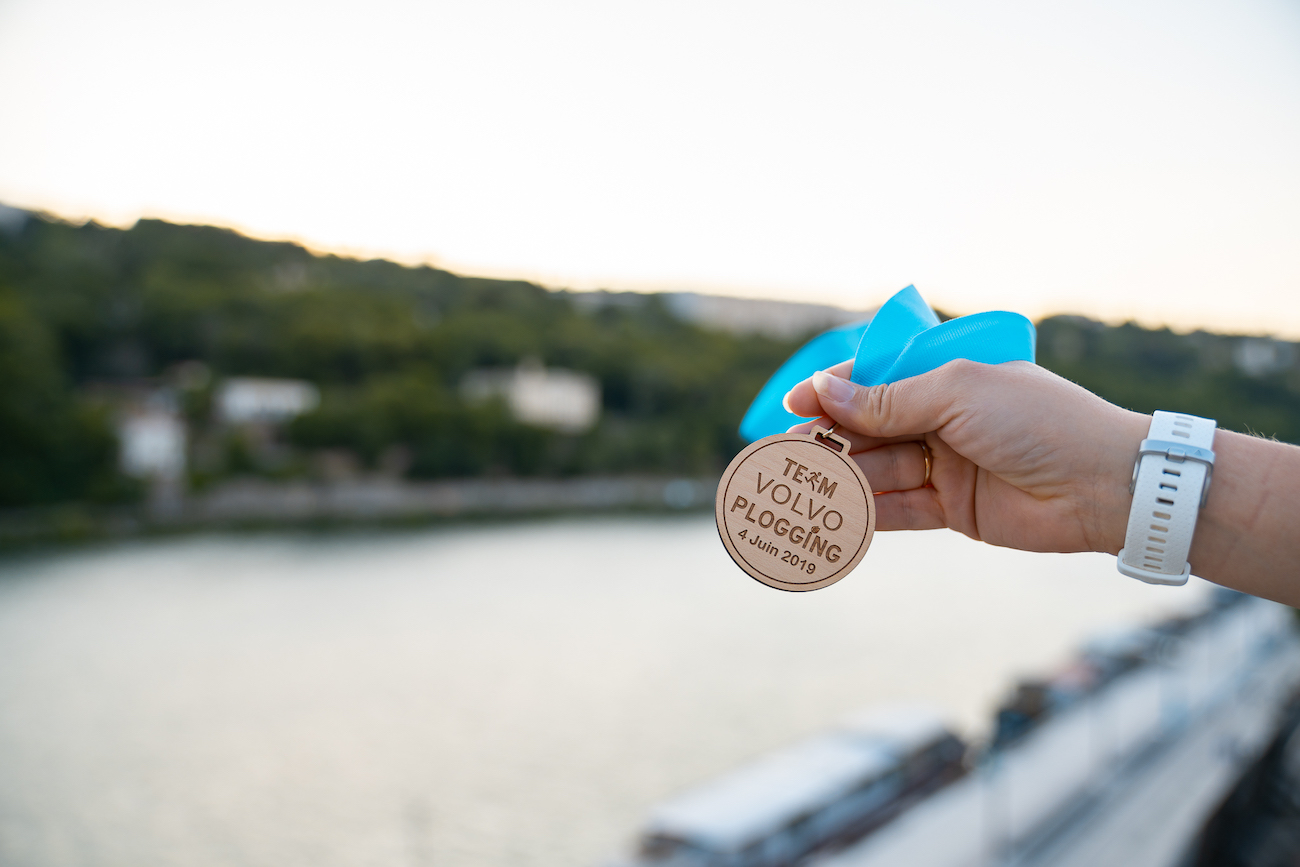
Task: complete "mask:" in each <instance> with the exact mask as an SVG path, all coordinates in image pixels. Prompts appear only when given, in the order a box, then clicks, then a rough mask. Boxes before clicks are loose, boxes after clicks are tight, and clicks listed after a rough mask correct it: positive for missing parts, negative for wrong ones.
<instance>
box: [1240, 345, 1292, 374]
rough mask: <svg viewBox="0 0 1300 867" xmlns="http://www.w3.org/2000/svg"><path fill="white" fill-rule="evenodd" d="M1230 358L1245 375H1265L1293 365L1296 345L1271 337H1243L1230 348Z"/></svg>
mask: <svg viewBox="0 0 1300 867" xmlns="http://www.w3.org/2000/svg"><path fill="white" fill-rule="evenodd" d="M1232 360H1233V362H1234V363H1235V364H1236V365H1237V369H1238V370H1240V371H1241V372H1242V373H1244V374H1246V375H1247V376H1266V375H1268V374H1270V373H1276V372H1277V371H1279V370H1286V369H1287V368H1289V367H1291V366H1293V365H1294V364H1295V362H1296V347H1295V344H1294V343H1288V342H1286V341H1284V340H1274V339H1273V338H1272V337H1243V338H1242V339H1241V340H1239V341H1237V343H1236V345H1235V346H1234V347H1233V349H1232Z"/></svg>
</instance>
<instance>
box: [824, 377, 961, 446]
mask: <svg viewBox="0 0 1300 867" xmlns="http://www.w3.org/2000/svg"><path fill="white" fill-rule="evenodd" d="M961 366H963V365H962V363H961V362H960V361H958V362H949V363H948V364H945V365H944V366H943V367H940V368H938V369H936V370H932V371H930V372H929V373H924V374H922V375H920V376H913V377H910V378H908V379H900V380H899V381H897V382H892V383H886V384H884V385H873V386H861V385H857V384H856V383H853V382H850V381H849V380H847V379H843V378H841V377H838V376H835V375H834V374H831V373H826V372H825V371H820V370H819V371H817V372H816V373H814V374H813V389H814V390H815V391H816V392H817V398H818V400H819V401H820V403H821V406H822V410H823V411H824V412H825V413H826V415H828V416H830V417H831V418H832V419H834V420H835V421H837V422H839V423H840V424H842V425H844V426H845V427H846V428H848V429H850V430H854V431H857V432H859V433H864V434H867V435H868V436H875V437H899V436H912V435H916V434H923V433H929V432H930V431H933V430H938V429H939V428H941V427H943V425H944V424H945V423H946V422H947V421H948V420H949V419H950V418H951V416H952V414H953V410H954V404H955V403H956V402H957V398H958V397H959V395H961V394H962V391H963V390H962V389H961V388H959V387H958V384H957V380H959V379H961V378H962V377H961V375H960V370H958V368H959V367H961Z"/></svg>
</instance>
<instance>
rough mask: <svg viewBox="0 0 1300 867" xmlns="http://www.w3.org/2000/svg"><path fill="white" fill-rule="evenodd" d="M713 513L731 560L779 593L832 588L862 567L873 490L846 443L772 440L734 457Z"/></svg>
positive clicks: (809, 437) (805, 437) (872, 523)
mask: <svg viewBox="0 0 1300 867" xmlns="http://www.w3.org/2000/svg"><path fill="white" fill-rule="evenodd" d="M823 443H826V444H823ZM836 446H838V447H839V449H840V450H839V451H836V450H835V447H836ZM714 512H715V515H716V517H717V522H718V535H720V536H721V537H722V544H723V545H725V546H726V548H727V553H729V554H730V555H731V558H732V559H733V560H735V561H736V563H737V565H739V566H740V568H741V569H744V570H745V571H746V572H748V573H749V574H750V576H752V577H753V578H755V579H756V580H758V581H761V582H762V583H764V584H766V585H768V586H769V587H776V588H777V589H779V590H817V589H820V588H822V587H826V586H828V585H830V584H834V583H835V582H836V581H838V580H840V579H841V578H843V577H844V576H845V575H847V574H848V573H849V572H851V571H852V570H853V568H854V567H855V566H857V565H858V563H859V562H861V560H862V557H863V555H864V554H866V553H867V546H869V545H870V544H871V536H872V533H874V532H875V529H876V508H875V502H874V501H873V499H872V495H871V486H870V484H868V482H867V478H866V476H864V475H863V474H862V470H861V469H860V468H859V467H858V465H857V463H855V462H854V461H853V459H852V458H850V457H848V442H847V441H845V440H843V439H841V438H840V437H836V436H833V435H832V436H822V437H819V436H818V435H817V433H812V434H777V435H776V436H770V437H766V438H764V439H761V440H759V441H758V442H756V443H753V444H752V445H750V446H749V447H748V448H746V449H745V450H744V451H742V452H741V453H740V454H738V455H736V458H735V459H734V460H733V461H732V462H731V465H730V466H728V467H727V471H726V472H725V473H723V476H722V481H721V482H720V483H719V485H718V497H717V500H716V503H715V509H714Z"/></svg>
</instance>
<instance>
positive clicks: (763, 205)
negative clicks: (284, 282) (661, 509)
mask: <svg viewBox="0 0 1300 867" xmlns="http://www.w3.org/2000/svg"><path fill="white" fill-rule="evenodd" d="M0 202H5V203H7V204H10V205H15V206H20V207H26V208H32V209H39V210H46V211H49V212H52V213H55V214H58V215H62V216H65V217H68V218H73V219H86V218H93V219H97V220H99V221H101V222H104V223H109V224H114V225H129V224H131V223H132V222H133V221H134V220H136V219H137V218H139V217H141V216H154V217H162V218H166V219H172V220H178V221H184V222H201V223H213V224H218V225H224V226H231V227H234V228H236V229H238V230H240V231H243V232H246V233H249V234H252V235H255V236H258V237H265V238H277V239H280V238H284V239H293V240H298V241H301V242H303V243H305V244H306V245H308V246H310V247H312V248H314V249H318V250H326V251H333V252H341V253H345V254H349V255H359V256H383V257H387V258H395V259H398V260H401V261H406V262H429V263H432V264H435V265H439V266H441V267H446V268H450V269H451V270H455V271H459V272H461V273H472V274H481V275H489V276H518V277H525V278H528V279H533V280H537V281H539V282H542V283H544V284H546V285H549V286H555V287H570V288H578V289H592V288H612V289H633V290H647V291H655V290H695V291H705V292H714V293H719V294H731V295H740V296H747V297H761V298H782V299H788V300H798V301H809V302H819V303H831V304H838V305H841V306H846V307H850V308H866V307H870V306H873V305H875V304H877V303H879V302H880V301H881V300H883V299H884V298H885V297H887V296H888V295H889V294H890V293H892V292H893V291H895V290H896V289H899V288H901V287H902V286H905V285H907V284H909V283H914V284H916V286H917V287H918V288H919V289H920V290H921V292H922V294H924V295H925V296H926V297H927V299H928V300H930V301H931V303H933V304H934V305H935V306H937V307H940V308H941V309H944V310H947V311H950V312H954V313H968V312H975V311H978V310H986V309H1010V310H1017V311H1020V312H1023V313H1026V314H1028V315H1030V316H1034V317H1037V316H1041V315H1045V314H1051V313H1060V312H1072V313H1082V314H1086V315H1091V316H1095V317H1098V318H1102V319H1106V320H1109V321H1118V320H1123V319H1129V318H1136V319H1138V320H1139V321H1142V322H1144V323H1147V324H1168V325H1171V326H1173V327H1176V328H1179V329H1184V330H1185V329H1190V328H1196V327H1206V328H1211V329H1213V330H1218V331H1231V332H1255V333H1274V334H1279V335H1283V336H1288V337H1292V338H1300V4H1297V3H1295V2H1293V0H1234V2H1232V3H1222V2H1213V3H1212V2H1202V0H1177V2H1173V0H1169V2H1165V0H1150V2H1134V0H1123V2H1121V0H1095V2H1060V3H1042V2H1001V0H999V2H987V3H973V2H961V3H955V2H954V3H945V2H926V0H915V2H907V3H900V2H870V0H855V2H822V0H801V2H793V0H790V2H771V0H749V2H743V3H741V2H716V0H690V2H677V0H655V2H653V3H650V2H645V3H621V2H610V0H592V2H587V0H532V2H502V0H474V2H456V3H450V2H447V3H441V2H425V3H418V4H415V3H408V4H403V3H392V2H384V0H368V2H365V3H350V4H331V3H329V2H321V0H316V2H278V0H259V2H256V3H245V2H240V0H234V2H227V3H221V4H199V3H177V2H152V0H142V2H119V0H95V2H91V0H0Z"/></svg>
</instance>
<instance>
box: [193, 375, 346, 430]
mask: <svg viewBox="0 0 1300 867" xmlns="http://www.w3.org/2000/svg"><path fill="white" fill-rule="evenodd" d="M319 403H320V390H319V389H317V388H316V386H314V385H312V384H311V383H310V382H304V381H303V380H300V379H262V378H255V377H234V378H232V379H227V380H226V381H225V382H223V383H222V384H221V387H220V388H219V389H218V390H217V395H216V402H215V405H216V410H217V418H219V419H220V420H221V421H223V422H225V423H226V424H247V423H249V422H271V423H274V422H284V421H288V420H289V419H291V418H294V417H295V416H299V415H302V414H303V413H305V412H310V411H311V410H313V409H315V408H316V406H317V405H318V404H319Z"/></svg>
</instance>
